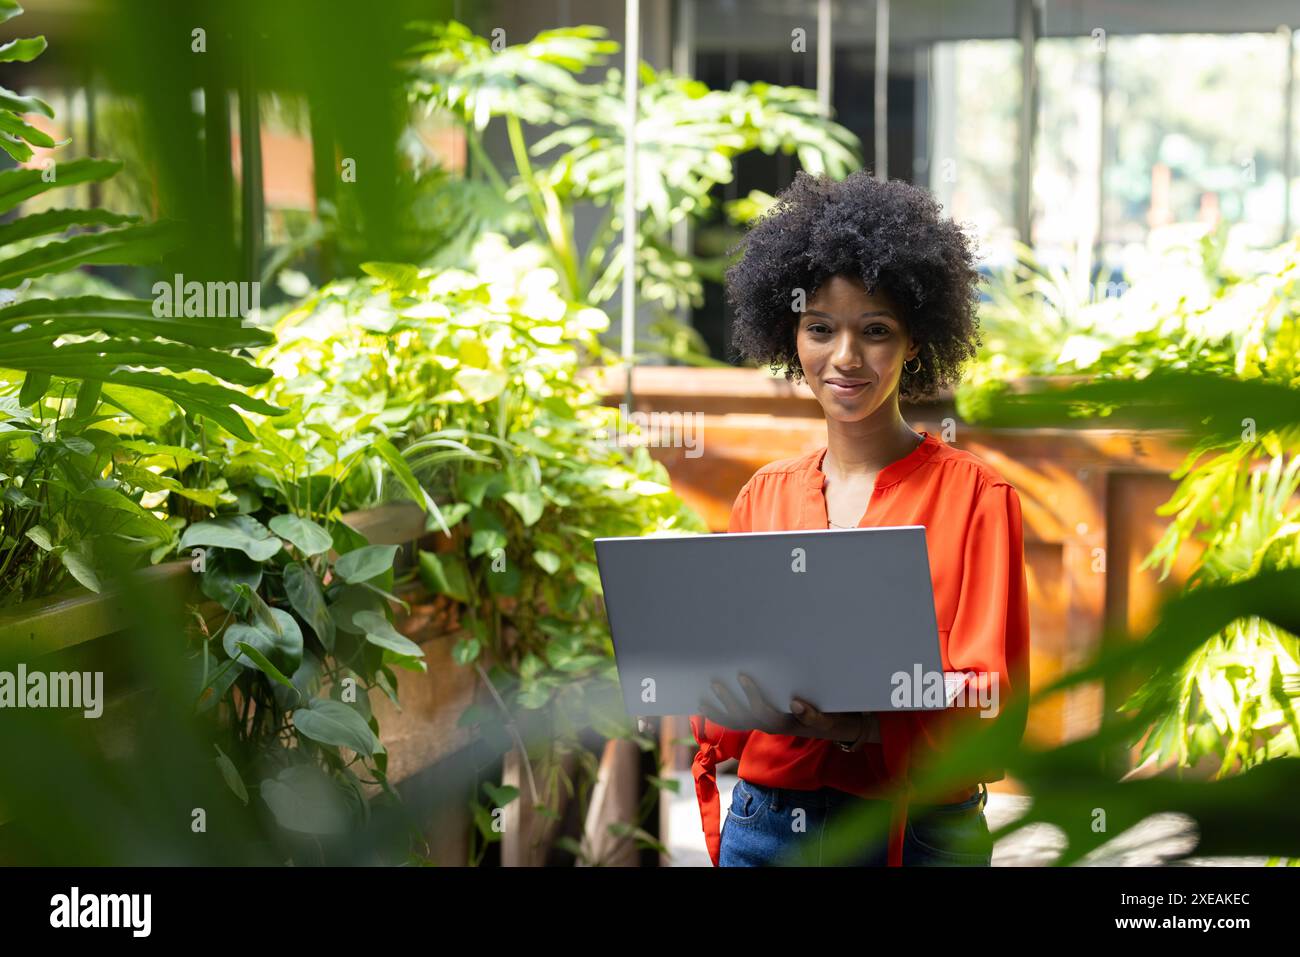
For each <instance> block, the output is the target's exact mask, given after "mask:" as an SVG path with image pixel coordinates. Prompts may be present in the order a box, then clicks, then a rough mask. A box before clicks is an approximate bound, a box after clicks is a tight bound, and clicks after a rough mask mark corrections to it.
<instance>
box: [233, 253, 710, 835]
mask: <svg viewBox="0 0 1300 957" xmlns="http://www.w3.org/2000/svg"><path fill="white" fill-rule="evenodd" d="M545 262H546V259H545V252H544V250H542V249H539V248H538V247H536V246H535V245H534V246H525V247H521V248H519V249H512V248H510V247H509V245H508V244H506V242H505V240H504V238H502V237H499V236H489V237H485V238H484V239H483V240H482V241H481V242H480V243H479V244H478V246H477V247H476V249H475V253H474V263H475V265H476V269H475V271H473V272H471V271H463V270H442V271H437V270H427V269H424V270H422V269H418V268H415V267H413V266H405V265H400V264H369V265H368V266H366V270H367V272H368V273H369V274H370V276H371V278H369V279H367V280H363V281H359V282H340V283H333V284H330V285H329V286H327V287H326V288H324V289H322V290H320V291H319V292H317V293H314V294H313V295H311V296H309V297H308V298H307V299H305V300H304V301H303V302H302V303H301V304H300V305H299V306H298V307H297V308H295V309H293V310H291V311H289V312H288V313H286V315H285V316H284V317H283V318H282V319H281V320H280V321H279V323H278V324H277V326H276V328H275V335H276V339H277V344H276V345H275V346H274V347H272V348H271V349H268V350H266V351H265V352H264V353H263V354H262V356H261V358H260V360H259V361H261V362H262V363H263V364H265V365H266V366H268V367H270V368H272V369H274V370H276V373H277V377H276V379H275V380H274V382H273V383H272V384H271V386H270V387H269V388H268V390H267V392H266V398H267V399H268V400H271V401H274V402H275V403H277V404H278V405H281V406H284V407H286V408H288V409H290V410H291V416H289V417H286V418H285V419H283V420H276V421H275V424H276V425H277V426H279V425H286V426H288V427H290V428H292V430H293V433H292V437H289V436H287V435H286V436H284V437H282V443H285V444H287V445H288V446H290V448H284V449H281V448H280V447H279V446H276V445H272V444H271V443H270V442H266V441H263V442H262V443H261V444H262V446H263V447H264V449H265V450H266V452H265V454H267V455H268V456H270V457H271V458H273V459H278V460H281V461H294V460H295V459H308V460H309V459H310V458H311V457H312V456H313V455H315V454H317V450H320V449H327V448H332V447H333V443H334V442H335V439H336V435H341V434H345V435H347V437H348V438H347V439H346V440H344V441H345V443H346V444H347V446H348V447H349V448H352V449H354V450H355V451H354V452H353V454H355V455H362V456H365V457H367V461H368V462H369V463H370V464H369V465H362V466H358V467H356V468H355V469H353V470H352V471H351V472H350V473H349V476H348V477H345V478H344V479H342V480H340V481H337V482H331V483H330V484H329V485H328V487H325V486H322V487H321V492H320V493H318V494H317V495H316V496H315V498H314V500H316V501H319V500H320V496H321V495H322V494H326V493H328V494H329V495H331V496H337V499H335V498H330V499H329V504H330V505H331V506H332V505H335V504H336V503H337V504H338V505H339V506H341V507H345V508H358V507H364V506H368V505H373V504H376V503H378V502H381V501H384V500H386V499H387V498H389V497H404V498H411V499H414V500H416V501H421V500H425V507H426V509H427V511H428V521H427V526H428V528H429V529H430V530H432V531H435V532H437V533H439V535H440V536H447V537H448V538H449V539H450V546H451V547H449V548H448V549H446V550H441V549H440V550H438V551H427V550H426V551H423V552H421V553H420V556H419V571H420V576H421V578H422V580H423V582H424V584H425V586H426V587H427V588H428V589H429V590H430V591H431V592H432V593H434V594H438V595H445V596H447V598H449V599H450V600H452V601H453V602H455V603H456V604H457V605H459V606H461V607H462V608H463V615H462V618H461V621H462V625H463V627H464V631H463V634H462V635H461V637H460V638H459V640H458V641H457V643H456V645H455V648H454V652H453V653H454V656H455V658H456V660H457V661H459V662H460V663H461V664H463V665H465V666H467V667H474V668H475V669H476V670H477V671H478V673H479V676H480V679H481V680H482V682H483V685H484V688H485V689H487V690H488V693H489V697H488V699H487V703H486V704H485V705H483V706H476V707H474V708H472V709H471V710H470V711H469V712H467V714H466V716H465V718H464V720H465V721H467V722H481V723H484V724H486V725H487V726H489V727H495V728H496V731H497V733H498V734H499V735H500V737H501V738H502V739H504V740H507V741H509V740H513V741H514V742H515V745H516V747H518V748H519V749H520V750H521V751H522V752H524V753H525V754H529V755H531V757H530V758H529V760H530V762H531V761H534V760H535V761H536V763H537V765H538V766H539V767H540V768H542V769H543V770H542V772H541V774H540V776H539V775H537V774H533V773H532V768H531V765H530V773H529V784H528V799H529V800H530V802H532V803H533V804H534V805H541V806H543V807H545V806H546V805H547V803H548V801H547V797H548V794H554V793H556V789H558V788H559V787H562V786H563V787H567V788H569V789H572V784H571V783H570V782H569V781H568V777H567V774H566V773H565V772H564V771H563V770H562V763H563V762H562V758H563V756H564V755H566V754H570V753H571V754H574V755H578V756H579V758H580V760H584V761H585V760H586V759H588V758H590V757H591V756H590V755H589V754H586V752H585V751H583V749H581V748H578V747H577V746H576V745H575V743H574V742H575V740H576V737H577V734H578V732H579V731H580V729H581V728H583V727H586V726H593V727H595V728H597V730H599V731H600V732H601V733H604V734H607V735H609V736H614V735H621V736H626V735H628V734H629V733H630V729H629V728H628V726H627V719H626V716H625V715H624V714H623V713H622V708H621V705H619V704H618V702H617V701H616V700H614V699H615V698H616V697H617V695H616V693H615V694H613V695H611V692H615V691H616V687H615V685H614V679H615V672H614V669H613V661H612V646H611V644H610V639H609V634H608V627H607V623H606V620H605V616H604V613H603V610H602V608H601V605H600V594H601V586H600V576H599V573H598V571H597V568H596V564H595V554H594V550H593V547H592V541H593V539H594V538H596V537H599V536H602V535H634V534H649V533H655V532H666V531H674V530H682V531H696V532H703V531H706V527H705V525H704V524H703V522H702V521H701V520H700V519H699V518H698V516H695V515H694V513H692V512H690V511H689V510H688V509H686V508H685V507H684V506H683V505H682V503H681V502H680V500H678V499H677V498H676V496H674V495H673V494H672V492H671V489H670V488H669V485H668V481H667V473H666V471H665V470H664V468H663V466H662V465H661V464H659V463H656V462H654V461H653V460H652V459H651V458H650V456H649V454H648V452H647V450H646V449H645V448H644V447H638V448H636V449H634V450H629V449H627V448H625V447H620V446H619V445H618V444H617V443H616V442H615V441H614V440H613V439H614V436H615V435H616V434H617V433H618V429H619V424H618V421H617V415H618V413H617V410H614V409H611V408H608V407H606V406H604V405H602V404H601V398H600V396H599V395H598V394H597V392H596V390H595V389H594V388H593V386H592V385H590V384H588V383H587V382H586V381H585V380H584V379H583V378H582V377H581V376H580V375H579V372H580V368H581V364H582V362H583V361H590V360H592V359H593V358H600V357H604V356H605V355H606V352H605V350H603V348H602V347H601V345H600V343H599V340H598V338H597V335H598V333H599V332H600V331H601V330H603V329H604V328H605V327H606V326H607V324H608V318H607V317H606V316H605V315H604V314H603V313H602V312H600V311H599V310H596V309H592V308H590V307H588V306H585V305H583V304H582V303H575V302H571V301H568V300H566V299H565V298H564V297H563V296H562V295H561V294H560V292H559V288H560V285H559V281H558V277H557V276H556V274H555V273H554V272H553V271H552V270H550V269H548V268H547V267H546V266H545ZM340 357H345V358H343V359H342V361H340ZM295 450H296V451H295ZM251 451H252V450H249V453H250V454H251ZM244 454H245V453H242V452H237V454H236V459H235V460H232V464H235V463H236V462H237V461H238V460H239V458H240V456H242V455H244ZM327 457H328V458H331V459H332V458H333V453H329V454H328V455H327ZM408 471H409V477H408V474H407V473H408ZM412 483H414V487H412ZM299 487H300V488H301V485H300V486H299ZM582 755H585V757H582ZM588 770H590V771H591V772H592V773H593V774H594V765H593V766H590V767H588ZM485 815H486V816H485ZM476 816H477V819H478V820H479V824H480V832H481V834H482V836H483V838H484V839H485V840H494V839H499V836H500V835H499V833H497V832H496V831H494V830H493V829H492V828H491V827H490V824H491V820H490V814H488V810H487V808H486V807H481V808H480V810H479V811H478V812H476ZM479 853H480V854H481V849H480V850H479Z"/></svg>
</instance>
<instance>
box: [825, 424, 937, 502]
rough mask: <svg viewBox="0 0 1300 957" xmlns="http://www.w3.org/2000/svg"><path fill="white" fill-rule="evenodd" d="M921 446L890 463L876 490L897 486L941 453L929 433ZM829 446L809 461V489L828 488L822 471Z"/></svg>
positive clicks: (879, 479) (878, 478)
mask: <svg viewBox="0 0 1300 957" xmlns="http://www.w3.org/2000/svg"><path fill="white" fill-rule="evenodd" d="M921 435H922V439H921V444H920V445H918V446H917V447H916V448H914V449H912V451H910V452H908V453H907V454H906V455H904V456H903V457H902V458H901V459H899V460H898V461H896V462H890V463H889V464H888V465H886V466H885V467H884V468H883V469H881V470H880V472H879V474H878V475H877V476H876V485H875V487H876V488H887V487H888V486H890V485H897V484H898V483H899V482H901V481H902V480H903V479H905V478H906V477H907V476H909V475H911V474H912V473H913V472H914V471H916V470H917V469H918V468H919V467H920V466H922V465H923V464H925V463H926V462H928V461H929V460H930V459H931V458H933V457H934V454H935V453H936V452H938V451H939V447H940V444H941V443H940V442H939V440H938V439H937V438H935V437H934V436H933V435H931V434H930V433H929V432H925V431H922V432H921ZM828 448H829V446H825V447H823V448H822V449H821V450H820V451H819V452H817V453H815V454H814V455H813V456H811V457H810V458H809V460H808V462H809V464H808V468H807V472H806V475H805V481H806V484H807V486H808V488H810V489H813V490H815V491H817V492H821V491H822V489H824V488H825V487H826V473H825V472H823V471H822V461H823V460H824V459H825V458H826V452H827V449H828Z"/></svg>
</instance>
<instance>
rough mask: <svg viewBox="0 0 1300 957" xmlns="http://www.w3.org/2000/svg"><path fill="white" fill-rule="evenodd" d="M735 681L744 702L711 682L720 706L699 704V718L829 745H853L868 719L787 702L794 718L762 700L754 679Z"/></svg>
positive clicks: (742, 676)
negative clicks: (742, 693) (702, 716)
mask: <svg viewBox="0 0 1300 957" xmlns="http://www.w3.org/2000/svg"><path fill="white" fill-rule="evenodd" d="M737 681H738V682H739V684H740V687H741V689H742V690H743V691H744V692H745V697H746V699H747V701H745V702H741V700H740V699H739V698H738V697H736V695H735V694H733V693H732V691H731V689H730V688H728V687H727V686H726V685H725V684H724V683H723V682H721V681H714V682H713V693H714V694H715V695H717V697H718V700H719V701H721V702H722V707H721V708H719V707H717V706H716V705H715V704H714V703H713V702H712V701H709V700H708V699H702V700H701V701H700V714H702V715H704V717H706V718H708V719H709V720H710V721H712V722H713V723H714V724H720V725H722V726H723V727H724V728H730V729H731V730H733V731H750V730H753V731H762V732H764V733H765V734H789V735H794V736H795V737H800V738H822V739H825V740H832V741H852V740H854V739H856V738H857V737H858V734H859V733H860V732H861V731H862V730H863V721H864V720H867V719H868V717H869V716H868V715H866V714H865V713H864V712H859V711H840V712H823V711H818V710H817V709H816V708H814V707H813V706H812V705H811V704H810V703H809V702H807V701H804V700H803V699H802V698H791V699H790V710H791V711H793V712H794V713H793V714H784V713H782V712H780V711H777V710H776V709H775V708H774V707H772V705H771V704H770V703H768V700H767V699H766V698H765V697H763V692H762V691H761V690H759V687H758V685H757V684H755V683H754V679H752V678H750V677H749V675H746V674H743V673H742V674H740V675H738V676H737Z"/></svg>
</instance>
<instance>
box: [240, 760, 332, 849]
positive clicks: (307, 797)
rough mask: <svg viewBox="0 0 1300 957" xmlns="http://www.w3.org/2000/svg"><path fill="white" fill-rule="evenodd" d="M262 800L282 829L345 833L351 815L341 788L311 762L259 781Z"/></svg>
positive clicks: (319, 832)
mask: <svg viewBox="0 0 1300 957" xmlns="http://www.w3.org/2000/svg"><path fill="white" fill-rule="evenodd" d="M261 794H262V800H263V801H265V802H266V806H267V807H269V808H270V809H271V813H272V814H274V815H275V820H276V823H278V824H279V825H280V826H281V827H283V828H284V829H285V830H289V831H296V832H298V833H300V834H344V833H346V832H347V829H348V823H349V820H350V817H349V815H348V809H347V803H346V800H345V799H344V796H343V792H342V791H341V790H339V788H338V786H337V785H336V784H334V782H333V781H332V780H331V779H330V777H329V776H328V775H327V774H325V772H324V771H322V770H320V768H317V767H315V766H313V765H305V764H303V765H295V766H294V767H291V768H286V769H285V770H283V771H281V772H280V773H279V774H277V775H276V776H275V777H274V778H268V779H266V780H265V781H263V782H262V784H261Z"/></svg>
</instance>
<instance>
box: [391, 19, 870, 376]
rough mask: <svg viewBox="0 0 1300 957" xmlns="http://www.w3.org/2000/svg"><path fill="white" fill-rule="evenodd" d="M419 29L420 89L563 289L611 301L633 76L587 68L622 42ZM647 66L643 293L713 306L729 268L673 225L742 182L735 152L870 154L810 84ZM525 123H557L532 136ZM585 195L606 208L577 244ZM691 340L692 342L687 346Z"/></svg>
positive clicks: (587, 32)
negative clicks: (626, 84)
mask: <svg viewBox="0 0 1300 957" xmlns="http://www.w3.org/2000/svg"><path fill="white" fill-rule="evenodd" d="M422 30H423V32H425V33H427V34H428V35H429V39H428V40H426V41H424V42H422V43H420V44H418V45H417V46H416V47H415V48H414V49H413V50H412V55H413V57H414V58H415V62H414V65H413V67H412V77H413V78H412V82H411V97H412V99H413V100H414V101H415V102H416V103H419V104H422V105H424V106H425V107H426V109H428V110H430V111H432V110H439V111H443V112H446V113H449V114H450V115H452V116H454V117H455V118H456V119H457V120H458V121H459V123H460V125H461V127H462V129H463V130H464V132H465V136H466V140H467V142H468V143H469V147H470V150H471V154H472V156H473V158H474V162H475V166H476V168H478V169H480V170H482V175H484V176H485V177H486V178H487V181H488V182H490V183H491V184H493V185H494V186H495V187H496V188H497V189H498V190H499V191H500V192H501V194H502V195H504V196H505V197H506V198H507V199H510V200H512V201H515V202H518V203H521V204H522V205H523V206H524V208H525V209H526V211H527V215H528V217H529V219H528V230H527V235H529V236H530V238H531V239H533V240H535V241H536V242H538V243H539V244H540V245H541V247H542V248H543V249H544V250H546V253H547V264H548V265H549V266H550V267H551V268H552V269H554V270H555V273H556V275H557V276H558V277H559V283H560V286H559V288H560V291H561V293H562V294H563V295H564V296H566V297H567V298H569V299H574V300H582V301H585V302H588V303H590V304H592V305H595V306H603V305H604V304H606V303H607V302H608V301H609V300H611V299H612V298H613V297H614V296H615V294H616V292H617V290H618V287H619V284H620V283H621V281H622V270H623V254H622V245H623V243H622V238H621V231H622V203H623V190H624V181H625V171H624V155H623V151H624V140H625V138H626V132H627V131H626V130H625V129H624V124H623V105H622V104H623V84H622V77H621V74H620V73H619V71H618V70H609V71H608V72H607V73H606V74H605V76H604V77H603V78H602V79H601V80H600V81H597V82H588V81H584V80H583V79H582V75H583V73H584V71H587V70H589V69H591V68H594V67H599V66H601V65H603V64H604V63H605V62H606V58H607V57H608V56H609V55H611V54H614V53H616V52H617V51H618V49H619V46H618V44H616V43H613V42H611V41H609V40H606V39H604V37H605V31H604V30H603V28H600V27H594V26H581V27H572V28H565V29H560V30H547V31H544V32H542V33H540V34H538V35H537V36H536V37H534V38H533V39H532V40H530V41H529V42H527V43H522V44H517V45H514V46H507V47H505V48H503V49H501V50H494V49H493V48H492V46H491V45H490V43H489V41H488V39H486V38H483V37H478V36H475V35H474V34H472V33H471V32H470V31H469V29H468V28H467V27H465V26H464V25H462V24H460V23H458V22H455V21H451V22H449V23H443V24H425V25H423V26H422ZM640 71H641V72H640V87H639V100H638V110H639V118H638V120H637V142H638V161H637V189H636V203H637V210H638V213H639V219H638V224H637V239H636V283H637V288H638V296H639V301H641V302H644V303H649V304H652V305H654V306H655V307H657V308H658V309H660V310H662V311H664V312H666V313H672V312H674V311H675V310H677V309H678V308H680V307H682V306H685V305H687V304H694V305H696V306H699V305H702V303H703V295H704V291H703V285H702V283H701V281H700V277H701V275H703V274H709V273H716V272H718V271H719V269H720V268H721V266H722V258H721V257H717V258H715V259H713V260H710V261H705V260H700V259H698V258H697V257H692V256H688V255H682V254H680V253H678V252H677V251H676V250H675V249H674V248H673V245H672V243H671V241H670V235H671V232H672V230H673V228H674V227H675V226H677V225H678V224H682V223H685V222H688V221H690V222H701V221H703V220H704V219H705V218H706V217H707V216H708V215H709V214H710V213H711V211H712V209H713V207H714V199H713V197H712V196H711V193H712V192H713V191H714V188H715V187H716V186H718V185H720V184H725V183H729V182H731V180H732V176H733V164H734V160H735V158H736V157H737V156H739V155H741V154H744V153H747V152H750V151H754V150H761V151H763V152H764V153H768V154H774V153H777V152H784V153H787V154H790V155H795V156H797V157H798V159H799V162H800V164H801V165H802V166H803V168H804V169H806V170H808V171H809V172H812V173H823V172H825V173H829V174H830V175H832V176H835V177H837V178H839V177H843V176H844V175H846V174H847V173H848V172H849V171H851V170H852V169H855V168H857V166H858V165H860V144H859V142H858V140H857V138H856V137H854V136H853V134H852V133H850V132H849V131H848V130H847V129H845V128H844V127H842V126H839V125H838V124H836V123H834V122H833V121H832V120H831V119H830V118H829V117H828V116H827V114H826V112H825V110H824V109H823V108H822V107H821V106H820V105H819V104H818V103H817V99H816V96H815V95H814V93H813V92H812V91H809V90H804V89H801V88H798V87H782V86H774V85H771V84H766V83H754V84H748V83H736V84H735V85H733V86H732V88H731V89H729V90H711V89H709V88H708V86H706V85H705V84H703V83H701V82H699V81H696V80H692V79H689V78H687V77H680V76H676V75H673V74H671V73H667V72H657V71H655V70H653V69H651V68H650V67H649V66H647V65H645V64H642V65H641V67H640ZM494 118H500V119H501V121H502V122H504V124H505V127H506V132H507V134H508V138H509V143H510V149H511V158H512V160H513V162H514V167H515V168H514V170H513V171H512V172H510V173H509V174H506V173H503V172H501V171H499V170H498V169H497V166H496V164H494V163H493V162H492V160H491V158H490V157H489V156H488V155H487V152H486V151H485V150H484V148H483V144H482V134H483V131H484V130H485V129H486V128H487V126H488V124H489V123H490V122H491V121H492V120H493V119H494ZM527 127H533V128H542V127H556V129H555V130H554V132H551V133H549V134H548V135H545V136H543V137H542V138H540V139H539V140H538V141H537V142H535V143H533V144H532V145H531V146H530V145H529V144H528V142H527V136H526V128H527ZM583 202H589V203H592V204H594V205H595V206H596V207H598V208H601V209H602V210H603V212H602V215H601V219H600V221H599V223H598V225H597V226H596V229H595V230H594V233H593V235H592V238H591V239H590V241H589V242H587V243H586V245H585V246H580V245H579V243H578V242H577V240H576V238H575V231H574V208H575V206H576V205H577V204H579V203H583ZM665 333H666V334H665V336H664V339H665V340H666V341H665V342H661V343H659V345H668V346H669V347H671V346H672V345H673V343H674V341H675V342H676V345H677V347H678V353H677V354H679V355H689V354H692V353H694V354H696V355H698V352H697V350H698V349H699V348H700V347H701V346H702V343H700V342H697V341H689V342H687V341H684V340H681V339H680V338H677V339H674V330H672V329H667V330H665ZM683 345H690V346H691V347H692V349H691V350H690V351H689V352H687V351H683V350H681V348H680V347H681V346H683Z"/></svg>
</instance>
